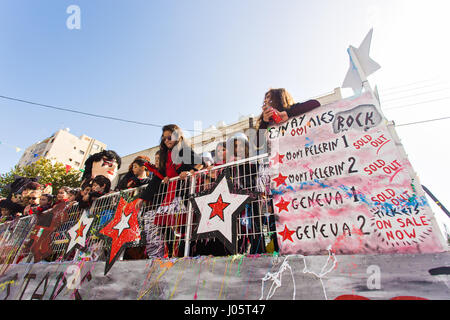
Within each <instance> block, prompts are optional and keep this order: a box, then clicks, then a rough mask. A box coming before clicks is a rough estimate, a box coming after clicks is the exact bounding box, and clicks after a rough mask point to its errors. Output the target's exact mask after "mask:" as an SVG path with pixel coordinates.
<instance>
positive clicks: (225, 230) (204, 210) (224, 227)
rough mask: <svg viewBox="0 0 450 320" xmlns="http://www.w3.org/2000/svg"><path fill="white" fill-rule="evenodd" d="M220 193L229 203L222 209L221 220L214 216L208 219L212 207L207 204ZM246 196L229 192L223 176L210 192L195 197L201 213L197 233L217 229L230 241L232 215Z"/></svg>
mask: <svg viewBox="0 0 450 320" xmlns="http://www.w3.org/2000/svg"><path fill="white" fill-rule="evenodd" d="M220 195H221V196H222V201H223V202H226V203H229V205H228V206H227V207H226V208H225V209H224V210H223V217H224V220H223V221H222V220H221V219H216V218H213V219H210V215H211V211H212V209H211V207H210V206H208V204H209V203H215V202H217V199H218V198H219V196H220ZM248 197H249V196H248V195H242V194H235V193H230V190H229V189H228V183H227V180H226V179H225V178H224V179H222V180H221V181H220V182H219V184H218V185H217V186H216V188H215V189H214V191H213V192H212V193H210V194H207V195H204V196H200V197H197V198H195V202H196V204H197V207H198V208H199V210H200V214H201V218H200V222H199V225H198V230H197V234H201V233H207V232H212V231H218V232H220V233H222V234H223V235H224V237H225V238H226V239H227V240H228V241H229V242H230V243H232V242H233V241H232V240H233V239H232V236H233V235H232V223H233V221H232V215H233V213H234V212H235V211H236V210H237V209H238V208H239V207H240V206H241V204H242V203H243V202H245V201H246V200H247V198H248Z"/></svg>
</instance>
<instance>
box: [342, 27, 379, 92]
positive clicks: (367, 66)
mask: <svg viewBox="0 0 450 320" xmlns="http://www.w3.org/2000/svg"><path fill="white" fill-rule="evenodd" d="M372 33H373V29H370V31H369V33H368V34H367V35H366V37H365V38H364V40H363V42H362V43H361V45H360V46H359V48H358V49H357V48H355V47H353V46H350V48H351V49H352V51H353V52H354V54H355V55H356V58H357V59H358V62H359V65H360V66H361V69H362V70H361V71H362V73H363V74H364V75H365V76H366V77H368V76H369V75H371V74H372V73H374V72H375V71H377V70H378V69H380V68H381V67H380V65H379V64H378V63H376V62H375V61H374V60H373V59H372V58H370V57H369V52H370V43H371V42H372ZM349 52H350V50H349ZM342 88H352V89H353V91H354V92H355V93H360V92H361V90H362V79H361V78H360V76H359V74H358V71H357V70H356V66H355V64H354V61H352V59H351V58H350V67H349V69H348V71H347V75H346V76H345V79H344V83H343V84H342Z"/></svg>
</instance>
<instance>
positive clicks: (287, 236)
mask: <svg viewBox="0 0 450 320" xmlns="http://www.w3.org/2000/svg"><path fill="white" fill-rule="evenodd" d="M294 233H295V231H292V230H289V229H288V227H287V226H286V225H284V230H283V231H281V232H278V234H279V235H280V236H282V237H283V242H284V241H286V240H291V241H292V242H294V240H292V234H294Z"/></svg>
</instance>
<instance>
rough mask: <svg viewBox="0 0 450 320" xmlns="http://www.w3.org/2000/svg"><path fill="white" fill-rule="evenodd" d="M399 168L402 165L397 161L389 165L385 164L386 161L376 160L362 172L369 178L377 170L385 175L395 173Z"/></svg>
mask: <svg viewBox="0 0 450 320" xmlns="http://www.w3.org/2000/svg"><path fill="white" fill-rule="evenodd" d="M401 166H402V165H401V164H400V163H399V162H398V161H397V160H394V161H392V162H391V163H386V161H384V160H381V159H378V160H376V161H374V162H373V163H371V164H370V165H368V166H367V167H365V168H364V171H365V172H367V173H368V175H369V176H370V175H372V174H373V173H374V172H376V171H378V169H381V170H383V171H384V173H386V174H391V173H395V172H396V171H397V170H398V169H400V168H401Z"/></svg>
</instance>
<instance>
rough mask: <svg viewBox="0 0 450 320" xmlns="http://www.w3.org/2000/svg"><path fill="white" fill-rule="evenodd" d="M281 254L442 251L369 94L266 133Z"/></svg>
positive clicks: (418, 189)
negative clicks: (327, 251)
mask: <svg viewBox="0 0 450 320" xmlns="http://www.w3.org/2000/svg"><path fill="white" fill-rule="evenodd" d="M267 138H268V141H269V145H270V166H271V192H272V195H273V204H274V212H275V215H276V216H277V219H276V220H277V222H276V228H277V236H278V243H279V245H280V253H282V254H296V253H301V254H322V253H324V252H326V249H327V248H328V247H329V246H331V248H332V249H333V250H334V251H335V252H337V253H342V254H353V253H419V252H421V253H423V252H442V251H444V249H443V248H444V247H443V239H442V237H441V235H440V233H439V229H438V226H437V223H436V221H435V219H434V215H433V213H432V211H431V208H430V206H429V204H428V202H427V199H426V198H425V194H424V192H423V190H422V188H421V186H420V183H418V182H417V181H415V180H414V177H415V175H414V171H413V169H412V166H411V164H410V162H409V161H408V159H407V156H406V154H405V153H404V152H403V149H402V148H401V145H400V144H399V142H398V141H397V142H396V140H395V139H394V136H393V135H392V134H391V132H390V131H389V128H388V127H387V121H386V119H385V118H384V117H383V115H382V114H381V112H380V111H379V109H378V108H377V106H376V103H375V100H374V98H373V97H372V96H371V94H370V93H365V94H364V95H361V96H359V97H356V98H355V97H353V98H349V99H344V100H341V101H338V102H335V103H332V104H328V105H325V106H321V107H319V108H317V109H315V110H313V111H311V112H308V113H306V114H302V115H299V116H296V117H293V118H290V119H289V120H288V121H287V122H284V123H282V124H280V125H276V126H273V127H270V128H268V132H267Z"/></svg>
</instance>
